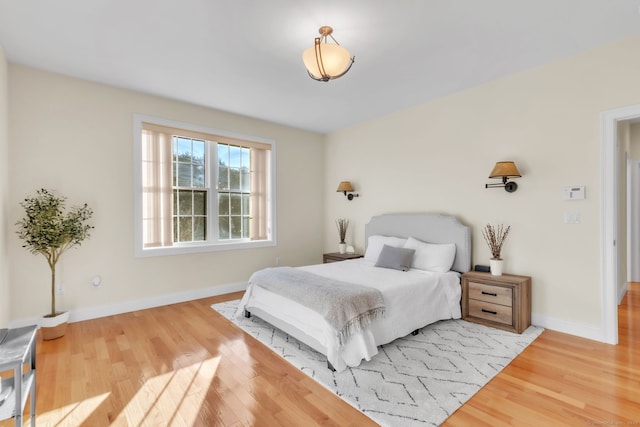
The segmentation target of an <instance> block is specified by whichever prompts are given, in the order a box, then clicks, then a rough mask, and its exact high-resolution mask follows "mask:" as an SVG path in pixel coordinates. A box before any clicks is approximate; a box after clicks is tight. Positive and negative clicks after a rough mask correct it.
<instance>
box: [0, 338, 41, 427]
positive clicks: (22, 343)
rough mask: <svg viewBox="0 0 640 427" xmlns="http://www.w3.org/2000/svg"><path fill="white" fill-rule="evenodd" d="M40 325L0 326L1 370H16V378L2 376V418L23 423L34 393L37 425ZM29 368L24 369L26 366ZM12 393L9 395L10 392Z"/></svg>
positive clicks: (33, 420) (32, 416) (0, 392)
mask: <svg viewBox="0 0 640 427" xmlns="http://www.w3.org/2000/svg"><path fill="white" fill-rule="evenodd" d="M37 329H38V327H37V326H25V327H23V328H15V329H0V337H2V336H4V339H2V342H0V372H4V371H9V370H13V377H9V378H3V379H2V388H1V389H0V394H1V395H3V396H5V397H4V401H3V402H2V403H1V404H0V420H6V419H9V418H14V419H15V425H16V426H21V425H22V411H23V410H24V405H25V404H26V403H27V397H29V395H30V396H31V405H30V407H31V408H30V409H31V412H30V415H31V426H32V427H34V426H35V425H36V331H37ZM25 364H26V365H28V366H27V369H26V370H25V369H24V366H25ZM7 393H8V394H7Z"/></svg>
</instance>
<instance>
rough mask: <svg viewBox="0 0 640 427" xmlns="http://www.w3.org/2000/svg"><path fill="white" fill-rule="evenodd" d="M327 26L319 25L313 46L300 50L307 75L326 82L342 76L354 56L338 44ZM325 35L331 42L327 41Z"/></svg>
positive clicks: (349, 66)
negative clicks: (318, 35)
mask: <svg viewBox="0 0 640 427" xmlns="http://www.w3.org/2000/svg"><path fill="white" fill-rule="evenodd" d="M332 32H333V29H332V28H331V27H329V26H326V25H325V26H322V27H320V30H319V33H320V35H321V36H320V37H316V38H315V40H314V43H313V46H311V47H310V48H307V49H305V50H304V52H302V62H304V66H305V67H306V68H307V72H308V73H309V76H310V77H311V78H312V79H314V80H319V81H323V82H327V81H329V80H333V79H337V78H338V77H342V76H343V75H345V74H346V73H347V71H349V69H350V68H351V65H353V61H354V59H355V58H354V57H351V56H350V54H349V51H348V50H347V49H345V48H343V47H342V46H340V45H339V44H338V42H337V41H336V39H334V38H333V36H332V35H331V33H332ZM327 37H329V38H330V39H331V40H333V42H334V43H335V44H333V43H327Z"/></svg>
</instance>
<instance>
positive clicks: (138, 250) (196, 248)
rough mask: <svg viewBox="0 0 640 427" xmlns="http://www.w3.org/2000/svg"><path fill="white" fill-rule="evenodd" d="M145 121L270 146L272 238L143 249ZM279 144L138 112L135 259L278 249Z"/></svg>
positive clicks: (135, 132) (135, 127)
mask: <svg viewBox="0 0 640 427" xmlns="http://www.w3.org/2000/svg"><path fill="white" fill-rule="evenodd" d="M142 122H146V123H154V124H157V125H162V126H166V127H171V128H178V129H189V130H192V131H194V132H201V133H205V134H208V135H213V136H220V137H227V138H233V139H238V140H243V141H254V142H259V143H262V144H267V145H269V146H270V147H271V150H270V151H271V155H270V162H271V164H270V176H269V180H270V183H271V186H270V198H269V212H268V214H267V216H268V221H269V230H270V236H269V239H267V240H259V241H252V240H244V241H231V242H222V243H220V242H216V243H211V242H206V243H204V244H198V243H194V244H189V245H180V246H178V245H176V246H173V247H166V248H152V249H143V248H142V202H141V200H142V173H141V170H140V168H141V164H142ZM276 157H277V153H276V141H275V140H272V139H267V138H261V137H257V136H252V135H243V134H240V133H235V132H229V131H225V130H219V129H213V128H208V127H205V126H200V125H194V124H191V123H185V122H180V121H176V120H169V119H163V118H160V117H153V116H148V115H145V114H138V113H135V114H134V115H133V168H134V169H133V186H134V188H133V206H134V208H133V215H134V217H133V228H134V242H133V243H134V254H135V256H136V257H148V256H164V255H180V254H191V253H203V252H216V251H229V250H236V249H253V248H262V247H269V246H276V244H277V238H276V236H277V233H276V231H277V230H276V224H277V222H278V221H277V218H276V200H277V198H276Z"/></svg>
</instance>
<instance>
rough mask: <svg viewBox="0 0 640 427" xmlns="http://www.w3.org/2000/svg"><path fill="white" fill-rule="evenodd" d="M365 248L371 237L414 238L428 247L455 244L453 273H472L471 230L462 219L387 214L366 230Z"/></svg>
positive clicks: (366, 226)
mask: <svg viewBox="0 0 640 427" xmlns="http://www.w3.org/2000/svg"><path fill="white" fill-rule="evenodd" d="M364 230H365V245H366V244H367V242H368V241H369V236H372V235H382V236H396V237H405V238H408V237H413V238H414V239H418V240H421V241H423V242H427V243H455V244H456V258H455V260H454V261H453V267H451V269H452V270H454V271H458V272H460V273H466V272H467V271H469V270H471V228H469V227H467V226H466V225H463V224H462V223H460V221H458V218H456V217H454V216H451V215H442V214H385V215H378V216H374V217H372V218H371V221H369V223H368V224H366V225H365V227H364Z"/></svg>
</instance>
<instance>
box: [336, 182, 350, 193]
mask: <svg viewBox="0 0 640 427" xmlns="http://www.w3.org/2000/svg"><path fill="white" fill-rule="evenodd" d="M336 191H337V192H339V193H342V192H345V191H353V187H352V186H351V183H350V182H349V181H342V182H341V183H340V184H339V185H338V189H337V190H336Z"/></svg>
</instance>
